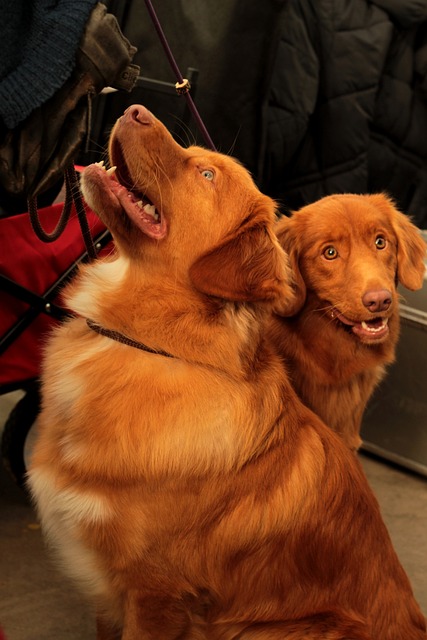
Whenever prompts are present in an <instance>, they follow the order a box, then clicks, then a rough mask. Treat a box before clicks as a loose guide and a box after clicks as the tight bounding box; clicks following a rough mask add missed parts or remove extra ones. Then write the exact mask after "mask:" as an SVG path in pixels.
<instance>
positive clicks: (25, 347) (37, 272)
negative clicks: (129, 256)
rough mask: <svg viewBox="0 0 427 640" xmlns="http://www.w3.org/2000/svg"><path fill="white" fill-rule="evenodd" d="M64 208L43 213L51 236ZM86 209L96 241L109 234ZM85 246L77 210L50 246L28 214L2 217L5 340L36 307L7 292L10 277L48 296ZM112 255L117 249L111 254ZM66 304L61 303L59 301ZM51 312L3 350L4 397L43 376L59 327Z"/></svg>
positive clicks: (0, 327) (0, 381)
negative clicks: (47, 345) (49, 341)
mask: <svg viewBox="0 0 427 640" xmlns="http://www.w3.org/2000/svg"><path fill="white" fill-rule="evenodd" d="M62 207H63V203H59V204H55V205H52V206H50V207H45V208H44V209H39V218H40V221H41V224H42V226H43V228H45V229H46V231H47V232H51V231H52V230H53V229H54V228H55V225H56V223H57V220H58V218H59V215H60V213H61V210H62ZM85 208H86V215H87V219H88V223H89V227H90V229H91V234H92V237H93V238H94V241H95V242H96V240H97V239H98V238H99V236H100V235H102V234H103V232H105V226H104V225H103V223H102V222H101V221H100V220H99V218H98V217H97V216H96V215H95V214H94V213H93V211H91V210H90V209H89V208H87V207H85ZM85 250H86V248H85V245H84V241H83V236H82V232H81V229H80V225H79V222H78V218H77V214H76V211H75V209H74V207H73V208H72V212H71V216H70V219H69V221H68V224H67V226H66V229H65V231H64V232H63V233H62V235H61V236H60V237H59V238H58V239H57V240H56V241H55V242H51V243H45V242H42V241H41V240H39V238H38V237H37V236H36V234H35V233H34V231H33V229H32V226H31V222H30V217H29V215H28V213H23V214H20V215H15V216H11V217H7V218H0V339H1V338H2V337H3V336H5V335H6V334H7V333H8V331H10V330H11V329H12V328H13V327H14V326H16V323H17V322H19V321H22V318H23V317H25V314H26V312H28V310H29V309H30V308H31V305H30V304H28V303H26V302H23V301H22V300H20V299H19V298H18V297H16V296H15V295H11V294H10V293H7V292H6V291H4V290H3V283H2V281H1V277H2V276H6V277H8V278H10V279H11V280H13V281H15V282H17V283H18V284H20V285H22V286H24V287H25V288H27V289H29V290H30V291H32V292H34V293H36V294H39V295H45V294H46V292H47V291H49V289H50V288H51V287H52V286H53V285H54V284H55V283H56V282H57V281H58V279H60V278H61V277H62V276H63V274H65V272H66V271H67V270H68V269H69V267H71V266H72V265H73V264H74V263H75V262H76V261H77V260H78V259H79V258H80V257H81V256H82V255H83V254H84V253H85ZM108 250H110V251H111V250H112V245H109V249H108ZM55 302H56V303H57V304H60V299H55ZM57 322H58V320H55V319H54V318H52V317H51V316H49V315H47V314H46V313H43V312H41V313H38V314H37V315H36V317H35V318H34V319H33V320H32V321H31V323H30V324H29V326H28V327H27V328H26V329H25V330H24V331H23V332H22V333H20V334H19V335H17V337H16V338H14V340H13V342H12V343H11V344H10V345H9V346H8V347H7V348H6V350H4V351H3V350H0V393H1V392H5V391H8V390H12V389H14V388H20V385H21V384H23V383H25V382H26V381H28V380H31V379H33V378H36V377H38V376H39V373H40V362H41V357H42V349H43V344H44V342H45V339H46V335H47V334H48V332H49V330H50V329H51V327H52V326H53V325H54V324H55V323H57Z"/></svg>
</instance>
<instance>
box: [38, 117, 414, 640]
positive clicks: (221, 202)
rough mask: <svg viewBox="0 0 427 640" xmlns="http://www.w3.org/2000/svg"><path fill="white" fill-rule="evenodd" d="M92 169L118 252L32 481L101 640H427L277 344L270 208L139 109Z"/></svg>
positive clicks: (58, 354)
mask: <svg viewBox="0 0 427 640" xmlns="http://www.w3.org/2000/svg"><path fill="white" fill-rule="evenodd" d="M110 159H111V162H112V163H114V165H116V166H117V169H116V170H115V171H114V169H112V170H108V171H106V170H105V169H104V168H103V167H102V166H99V165H92V166H90V167H88V168H87V169H86V170H85V172H84V175H83V191H84V195H85V198H86V199H87V201H88V203H89V204H90V205H91V207H92V208H93V209H95V210H96V211H97V212H98V213H99V215H100V216H101V217H102V219H103V220H104V222H105V224H106V225H107V226H108V227H109V229H110V230H111V232H112V234H113V236H114V239H115V242H116V244H117V248H118V254H117V256H115V257H113V258H111V259H104V260H99V261H96V262H95V263H94V264H92V265H87V266H86V267H84V268H83V269H82V270H81V273H80V275H79V276H78V277H77V279H76V280H75V282H74V283H72V284H71V286H70V288H69V290H68V293H67V297H66V299H67V302H68V306H69V308H70V309H71V310H73V312H74V313H75V318H73V319H70V320H67V322H66V323H65V324H64V325H63V326H61V327H60V328H58V329H56V330H55V334H54V335H53V337H52V339H51V340H50V343H49V345H48V348H47V352H46V360H45V365H44V374H43V409H42V412H41V415H40V420H39V437H38V440H37V443H36V445H35V448H34V451H33V456H32V461H31V465H30V472H29V485H30V487H31V490H32V493H33V496H34V498H35V500H36V503H37V508H38V511H39V514H40V517H41V522H42V526H43V529H44V531H45V532H46V535H47V536H48V538H49V540H50V541H51V544H52V546H53V547H54V548H55V549H56V551H57V553H58V555H59V557H60V559H61V561H62V564H63V567H64V569H65V571H66V572H67V573H68V574H69V575H70V576H71V577H72V578H74V579H75V580H76V581H77V582H78V583H79V584H80V585H81V587H82V589H83V590H84V591H85V593H86V594H87V596H88V597H90V598H91V599H92V600H93V601H94V603H95V604H96V605H97V607H98V610H99V612H100V616H99V624H98V636H97V637H98V640H106V639H111V638H113V637H116V636H117V637H120V638H121V639H122V640H142V639H144V640H159V639H162V640H178V639H180V640H202V639H205V640H238V639H240V640H256V639H258V640H261V639H265V640H267V639H270V640H274V639H277V640H278V639H279V638H280V639H282V638H287V639H288V640H347V639H349V638H352V639H353V640H426V637H427V636H426V628H425V621H424V617H423V616H422V614H421V611H420V609H419V607H418V605H417V604H416V602H415V600H414V597H413V594H412V590H411V587H410V584H409V581H408V579H407V577H406V575H405V572H404V571H403V569H402V567H401V565H400V563H399V561H398V559H397V557H396V554H395V552H394V550H393V547H392V544H391V541H390V538H389V536H388V533H387V530H386V528H385V526H384V523H383V521H382V518H381V515H380V512H379V508H378V504H377V502H376V500H375V498H374V496H373V494H372V492H371V490H370V488H369V486H368V484H367V481H366V479H365V476H364V474H363V472H362V470H361V468H360V465H359V463H358V461H357V460H356V458H355V456H353V455H352V453H351V452H350V451H349V450H348V449H347V447H346V446H345V445H344V444H343V442H342V441H341V439H340V438H339V437H338V436H337V435H336V434H335V433H333V432H332V431H331V430H330V429H329V428H327V427H326V426H325V425H324V424H323V423H322V422H321V420H320V419H319V418H318V417H317V416H316V415H314V414H313V413H312V412H311V411H310V410H309V409H307V408H306V407H305V406H304V405H303V404H302V403H301V402H300V400H299V399H298V397H297V395H296V393H295V392H294V390H293V389H292V387H291V385H290V383H289V380H288V377H287V375H286V372H285V369H284V367H283V363H282V361H281V359H280V357H279V356H278V355H277V353H276V352H275V350H274V348H273V347H272V345H271V344H270V343H269V340H268V338H267V337H266V335H265V324H266V321H267V317H268V316H269V315H270V314H271V310H272V308H276V309H280V308H282V311H283V312H290V311H291V307H292V305H293V294H292V288H291V286H290V283H289V282H290V274H289V272H288V267H287V259H286V254H285V253H284V251H283V249H282V248H281V247H280V245H279V243H278V241H277V238H276V236H275V234H274V223H275V204H274V202H273V201H272V200H271V199H270V198H268V197H267V196H264V195H262V194H261V193H260V192H259V191H258V189H257V188H256V187H255V185H254V183H253V181H252V179H251V177H250V176H249V174H248V173H247V172H246V170H245V169H244V168H243V167H242V166H241V165H239V164H238V163H237V162H236V161H234V160H232V159H231V158H227V157H225V156H223V155H221V154H217V153H214V152H211V151H206V150H205V149H201V148H198V147H190V148H188V149H183V148H182V147H181V146H179V145H178V144H177V143H176V142H174V140H173V138H172V137H171V135H170V134H169V133H168V132H167V130H166V128H165V127H164V126H163V125H162V124H161V123H160V122H159V121H158V120H157V119H156V118H155V117H154V116H153V115H152V114H151V113H150V112H149V111H147V110H146V109H145V108H144V107H142V106H140V105H134V106H132V107H130V108H129V109H128V110H127V111H126V112H125V114H124V115H123V116H122V118H120V119H119V121H118V123H117V124H116V126H115V128H114V130H113V133H112V136H111V141H110Z"/></svg>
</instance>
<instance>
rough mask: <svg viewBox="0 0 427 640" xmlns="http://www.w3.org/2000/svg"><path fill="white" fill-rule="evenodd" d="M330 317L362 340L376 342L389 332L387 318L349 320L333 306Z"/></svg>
mask: <svg viewBox="0 0 427 640" xmlns="http://www.w3.org/2000/svg"><path fill="white" fill-rule="evenodd" d="M330 317H331V318H333V319H334V320H336V321H337V322H339V323H340V324H341V326H343V327H344V328H345V329H346V330H347V331H349V332H351V333H354V334H355V335H356V336H357V337H358V338H360V339H361V340H362V341H364V342H376V341H379V340H384V338H385V337H386V336H387V335H388V333H389V326H388V318H381V317H379V316H378V317H375V318H370V319H369V320H362V321H360V322H359V321H357V320H351V319H350V318H347V316H345V315H344V314H342V313H341V312H340V311H338V309H336V308H335V307H334V308H333V309H332V311H331V312H330Z"/></svg>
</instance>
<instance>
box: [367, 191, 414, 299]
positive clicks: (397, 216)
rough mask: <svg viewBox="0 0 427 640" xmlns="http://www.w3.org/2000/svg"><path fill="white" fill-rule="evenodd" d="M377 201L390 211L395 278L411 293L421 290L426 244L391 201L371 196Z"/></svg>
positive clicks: (405, 216) (406, 217)
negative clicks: (394, 253) (395, 255)
mask: <svg viewBox="0 0 427 640" xmlns="http://www.w3.org/2000/svg"><path fill="white" fill-rule="evenodd" d="M372 197H374V198H376V199H377V201H378V203H377V206H379V207H381V208H384V207H387V208H388V210H389V212H390V211H391V223H392V225H393V229H394V232H395V235H396V241H397V278H398V280H399V282H400V283H401V284H402V285H403V286H404V287H405V288H406V289H410V290H411V291H416V290H417V289H421V287H422V286H423V278H424V272H425V264H424V258H425V255H426V243H425V241H424V240H423V238H422V236H421V233H420V231H419V229H418V228H417V227H416V226H415V225H414V224H413V223H412V222H411V220H410V218H409V217H408V216H407V215H405V214H404V213H401V212H400V211H398V210H397V209H396V207H395V206H394V203H393V201H392V200H391V199H390V198H388V197H387V196H385V195H384V194H375V196H372Z"/></svg>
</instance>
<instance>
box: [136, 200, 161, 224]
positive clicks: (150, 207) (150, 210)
mask: <svg viewBox="0 0 427 640" xmlns="http://www.w3.org/2000/svg"><path fill="white" fill-rule="evenodd" d="M138 204H139V203H138ZM143 211H145V213H146V214H148V215H149V216H151V217H152V218H154V220H158V219H159V214H158V213H157V211H156V207H155V206H154V204H146V205H145V206H144V207H143Z"/></svg>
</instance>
